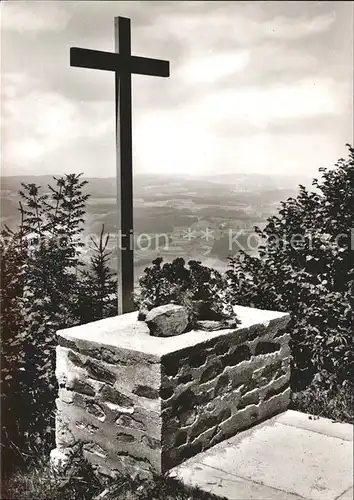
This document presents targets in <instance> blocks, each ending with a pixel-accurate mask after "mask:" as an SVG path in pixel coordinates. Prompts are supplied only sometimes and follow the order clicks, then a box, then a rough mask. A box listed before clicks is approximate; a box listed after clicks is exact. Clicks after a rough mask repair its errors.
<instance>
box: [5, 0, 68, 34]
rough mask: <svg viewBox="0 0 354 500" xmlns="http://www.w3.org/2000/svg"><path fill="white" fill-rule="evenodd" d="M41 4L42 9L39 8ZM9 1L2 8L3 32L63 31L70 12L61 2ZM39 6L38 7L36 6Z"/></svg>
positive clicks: (35, 32)
mask: <svg viewBox="0 0 354 500" xmlns="http://www.w3.org/2000/svg"><path fill="white" fill-rule="evenodd" d="M38 3H40V4H41V5H40V8H38V7H39V6H38ZM38 3H37V2H33V1H21V2H16V1H7V2H4V5H3V6H2V16H1V17H2V30H3V31H16V32H19V33H24V32H32V33H34V34H37V33H38V32H41V31H51V30H63V29H65V28H66V26H67V24H68V21H69V14H68V12H67V11H66V10H65V9H63V8H61V7H60V3H59V2H38ZM36 4H37V5H36Z"/></svg>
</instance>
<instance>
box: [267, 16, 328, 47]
mask: <svg viewBox="0 0 354 500" xmlns="http://www.w3.org/2000/svg"><path fill="white" fill-rule="evenodd" d="M334 20H335V14H334V13H333V12H332V13H327V14H323V15H320V16H316V17H313V18H304V17H303V16H302V17H299V18H296V19H294V18H286V17H284V16H281V17H276V18H275V19H272V20H271V21H268V22H266V23H264V24H263V25H262V26H261V33H262V35H263V36H264V37H265V38H271V39H272V38H275V39H281V40H296V39H299V38H305V37H309V36H312V35H317V34H318V33H323V32H325V31H327V30H328V29H329V28H330V27H331V26H332V24H333V22H334Z"/></svg>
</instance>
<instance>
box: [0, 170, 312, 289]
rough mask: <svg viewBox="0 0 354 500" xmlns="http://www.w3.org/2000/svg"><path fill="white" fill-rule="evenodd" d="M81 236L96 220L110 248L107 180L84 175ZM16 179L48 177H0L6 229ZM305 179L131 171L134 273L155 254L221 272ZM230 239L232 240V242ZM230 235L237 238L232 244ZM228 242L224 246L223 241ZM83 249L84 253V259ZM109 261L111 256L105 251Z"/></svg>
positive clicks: (251, 247) (13, 216)
mask: <svg viewBox="0 0 354 500" xmlns="http://www.w3.org/2000/svg"><path fill="white" fill-rule="evenodd" d="M86 180H87V181H88V184H87V185H86V187H85V191H86V192H87V193H89V194H90V195H91V196H90V198H89V200H88V203H87V216H86V225H85V231H84V237H86V239H87V240H88V239H89V236H90V235H96V236H98V235H99V233H100V232H101V228H102V224H104V226H105V232H109V233H111V234H112V238H111V245H112V246H114V234H115V232H116V220H117V205H116V181H115V179H114V178H88V179H86ZM21 182H26V183H30V182H33V183H36V184H37V185H40V186H42V188H43V192H47V191H48V188H47V186H48V184H53V177H52V176H21V177H20V176H19V177H17V176H14V177H3V178H2V180H1V223H2V224H7V225H8V226H9V227H11V228H14V227H16V225H17V224H18V222H19V212H18V201H19V195H18V190H19V189H20V188H21ZM300 183H301V184H305V185H307V186H308V185H310V183H311V181H310V179H308V178H301V177H295V176H267V175H256V174H231V175H220V176H211V177H208V178H205V177H177V176H169V175H137V176H136V177H135V178H134V226H135V227H134V238H135V275H136V279H138V277H139V276H140V275H141V274H142V272H143V270H144V268H145V267H146V266H147V265H149V264H150V263H151V261H152V260H153V259H154V258H155V257H156V256H159V255H160V256H162V257H163V258H164V260H172V259H173V258H175V257H177V256H182V257H184V258H185V259H186V260H187V261H188V260H190V259H198V260H201V261H202V262H203V263H204V264H205V265H210V266H213V267H215V268H216V269H219V270H220V271H224V270H225V269H226V266H227V262H228V260H227V257H228V256H230V255H233V254H235V253H236V252H237V251H238V249H239V247H240V246H241V247H242V248H244V249H245V250H246V251H248V252H250V253H257V250H256V249H255V246H256V241H252V238H251V239H250V237H249V235H250V232H251V231H252V228H253V227H254V226H255V225H257V226H260V227H264V225H265V223H266V220H267V218H268V217H269V216H271V215H273V214H274V213H276V211H277V207H278V206H279V204H280V201H283V200H286V199H287V198H288V197H290V196H294V195H295V194H296V193H297V190H298V188H297V186H298V185H299V184H300ZM232 238H234V240H232ZM235 239H237V243H236V242H235ZM230 243H231V244H230ZM88 255H89V251H87V257H88ZM111 265H112V267H113V268H114V267H116V258H115V256H114V253H112V262H111Z"/></svg>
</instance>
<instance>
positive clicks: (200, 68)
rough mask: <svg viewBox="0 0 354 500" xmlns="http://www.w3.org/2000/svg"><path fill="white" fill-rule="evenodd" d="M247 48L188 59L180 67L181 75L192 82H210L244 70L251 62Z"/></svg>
mask: <svg viewBox="0 0 354 500" xmlns="http://www.w3.org/2000/svg"><path fill="white" fill-rule="evenodd" d="M249 61H250V53H249V51H247V50H242V51H232V52H231V51H230V52H222V53H216V54H212V53H211V54H206V55H204V56H203V55H201V56H200V57H198V58H196V57H194V58H193V59H192V60H191V59H190V60H188V61H187V62H186V63H185V64H184V65H183V66H182V67H180V68H178V73H179V75H180V77H181V78H182V79H183V80H184V81H187V82H191V83H210V82H215V81H218V80H220V79H224V78H225V77H227V76H229V75H233V74H234V73H238V72H240V71H243V70H244V69H245V68H246V67H247V66H248V64H249Z"/></svg>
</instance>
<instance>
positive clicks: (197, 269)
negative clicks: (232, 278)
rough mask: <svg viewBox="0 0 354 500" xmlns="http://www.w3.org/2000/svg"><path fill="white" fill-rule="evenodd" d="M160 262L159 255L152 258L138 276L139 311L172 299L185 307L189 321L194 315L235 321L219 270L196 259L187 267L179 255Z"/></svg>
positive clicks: (147, 309)
mask: <svg viewBox="0 0 354 500" xmlns="http://www.w3.org/2000/svg"><path fill="white" fill-rule="evenodd" d="M162 262H163V259H162V258H161V257H159V258H157V259H155V260H154V261H153V263H152V266H150V267H147V268H146V269H145V271H144V274H143V276H141V278H140V280H139V285H140V295H139V297H138V303H139V304H140V311H141V312H143V311H149V310H150V309H152V308H153V307H158V306H161V305H164V304H169V303H172V304H179V305H184V306H185V307H186V308H187V309H188V311H189V315H190V320H191V325H193V324H194V323H195V321H196V320H197V319H213V320H220V321H232V322H233V323H235V324H236V323H237V322H238V320H237V318H236V314H235V313H234V310H233V305H234V302H233V301H232V300H231V299H232V297H231V295H230V292H229V290H228V286H227V282H226V280H225V279H224V278H223V276H222V275H221V274H220V273H219V272H218V271H216V270H215V269H211V268H209V267H206V266H203V265H202V264H201V262H199V261H195V260H190V261H189V262H188V266H189V267H186V265H185V261H184V259H182V258H177V259H175V260H174V261H173V262H171V263H165V264H163V265H162Z"/></svg>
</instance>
